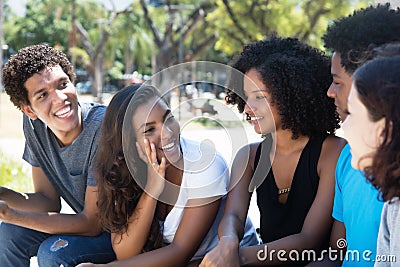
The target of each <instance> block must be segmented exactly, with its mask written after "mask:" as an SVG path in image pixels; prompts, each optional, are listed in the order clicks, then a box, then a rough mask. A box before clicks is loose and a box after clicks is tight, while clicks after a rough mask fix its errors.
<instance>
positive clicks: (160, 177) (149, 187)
mask: <svg viewBox="0 0 400 267" xmlns="http://www.w3.org/2000/svg"><path fill="white" fill-rule="evenodd" d="M144 146H145V147H144V150H145V151H143V149H142V148H141V147H140V146H139V143H138V142H136V148H137V151H138V154H139V157H140V158H141V160H143V161H144V162H145V163H146V165H147V183H146V187H145V191H146V193H147V194H149V195H150V196H152V197H154V198H158V196H160V194H161V193H162V191H163V190H164V184H165V169H166V160H165V158H164V157H162V158H161V163H158V161H157V151H156V147H155V145H154V144H153V143H150V142H149V140H148V139H145V140H144Z"/></svg>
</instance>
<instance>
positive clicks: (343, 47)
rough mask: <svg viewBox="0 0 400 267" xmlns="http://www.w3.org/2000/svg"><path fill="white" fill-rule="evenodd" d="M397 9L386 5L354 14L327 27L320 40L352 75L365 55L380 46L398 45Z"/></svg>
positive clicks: (399, 19) (398, 11)
mask: <svg viewBox="0 0 400 267" xmlns="http://www.w3.org/2000/svg"><path fill="white" fill-rule="evenodd" d="M399 33H400V9H399V8H397V9H396V10H394V9H390V4H389V3H387V4H385V5H378V6H376V7H374V6H369V7H367V8H365V9H360V10H357V11H354V12H353V14H352V15H349V16H347V17H344V18H340V19H338V20H336V21H334V22H333V24H332V25H330V26H329V27H328V29H327V31H326V33H325V34H324V36H323V37H322V39H323V41H324V46H325V48H327V49H330V50H333V51H336V52H338V53H340V57H341V64H342V66H343V67H344V69H345V70H346V72H347V73H349V74H352V73H353V72H354V71H355V70H356V69H357V68H358V67H359V66H360V65H361V64H362V63H364V62H365V60H364V58H365V57H367V56H368V52H369V51H370V50H371V49H373V48H374V47H376V46H380V45H382V44H384V43H388V42H394V41H400V34H399Z"/></svg>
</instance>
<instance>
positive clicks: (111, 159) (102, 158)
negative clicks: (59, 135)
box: [94, 85, 163, 252]
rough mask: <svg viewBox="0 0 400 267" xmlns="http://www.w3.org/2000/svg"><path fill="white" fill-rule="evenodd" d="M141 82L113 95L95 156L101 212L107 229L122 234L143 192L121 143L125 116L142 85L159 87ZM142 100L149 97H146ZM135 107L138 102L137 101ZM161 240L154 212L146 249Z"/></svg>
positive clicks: (160, 242)
mask: <svg viewBox="0 0 400 267" xmlns="http://www.w3.org/2000/svg"><path fill="white" fill-rule="evenodd" d="M139 86H140V85H130V86H127V87H126V88H124V89H122V90H121V91H119V92H118V93H116V94H115V96H114V97H113V98H112V100H111V102H110V104H109V105H108V107H107V111H106V114H105V117H104V120H103V124H102V132H101V136H100V139H99V143H98V144H99V145H98V152H97V154H96V160H95V168H94V172H95V177H96V179H97V185H98V193H99V196H98V202H97V206H98V209H99V215H98V216H99V219H100V222H101V224H102V226H103V227H104V228H105V229H106V230H108V231H110V232H112V233H118V234H123V233H125V232H126V231H127V229H128V224H129V218H130V216H131V215H132V214H133V212H134V211H135V208H136V206H137V203H138V201H139V198H140V196H141V195H142V193H143V185H142V186H140V185H138V184H137V182H136V180H135V179H134V175H135V174H133V175H132V174H131V172H130V171H129V169H128V166H127V162H126V159H125V156H124V151H123V147H122V135H123V123H124V117H125V113H126V112H127V109H128V106H129V108H131V107H132V104H131V105H129V103H130V101H131V99H132V97H133V96H134V95H135V94H142V89H143V91H150V92H151V93H153V92H155V91H156V90H155V88H152V87H151V90H146V88H148V87H149V86H147V87H146V86H143V87H141V88H140V89H139ZM153 96H155V95H153ZM135 99H136V97H135ZM139 99H140V98H139ZM141 100H144V101H146V99H143V98H141ZM147 100H148V99H147ZM142 103H145V102H142ZM139 104H140V103H139ZM136 107H137V105H135V108H136ZM131 114H133V113H131ZM131 134H132V135H134V132H133V131H132V132H131ZM134 139H136V138H134ZM135 151H136V150H135ZM139 162H140V164H141V167H140V168H139V169H141V170H142V171H146V170H147V168H146V165H144V163H143V162H142V161H140V160H139V161H138V163H139ZM144 175H146V176H145V177H147V173H144ZM162 243H163V235H162V227H161V224H160V222H159V220H158V219H157V216H154V218H153V221H152V225H151V228H150V233H149V237H148V240H147V242H146V244H145V246H144V247H143V251H144V252H145V251H150V250H153V249H156V248H159V247H161V246H162Z"/></svg>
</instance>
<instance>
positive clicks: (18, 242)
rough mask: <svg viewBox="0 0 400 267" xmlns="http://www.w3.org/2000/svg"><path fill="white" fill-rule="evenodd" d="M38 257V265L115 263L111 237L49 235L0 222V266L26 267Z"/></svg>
mask: <svg viewBox="0 0 400 267" xmlns="http://www.w3.org/2000/svg"><path fill="white" fill-rule="evenodd" d="M33 256H37V259H38V263H39V266H43V267H52V266H54V267H59V266H60V265H61V264H62V265H64V267H69V266H76V265H77V264H79V263H82V262H92V263H107V262H110V261H113V260H115V253H114V251H113V249H112V246H111V238H110V234H109V233H107V232H103V233H102V234H100V235H98V236H95V237H87V236H72V235H65V236H61V235H51V234H46V233H42V232H38V231H35V230H31V229H27V228H24V227H19V226H16V225H12V224H7V223H1V222H0V265H1V266H7V267H14V266H15V267H20V266H21V267H23V266H29V264H30V258H31V257H33Z"/></svg>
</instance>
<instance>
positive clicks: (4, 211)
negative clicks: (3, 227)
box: [0, 200, 11, 222]
mask: <svg viewBox="0 0 400 267" xmlns="http://www.w3.org/2000/svg"><path fill="white" fill-rule="evenodd" d="M10 210H11V209H10V207H9V206H8V205H7V203H6V202H5V201H2V200H0V221H4V222H7V218H8V215H9V212H10Z"/></svg>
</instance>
